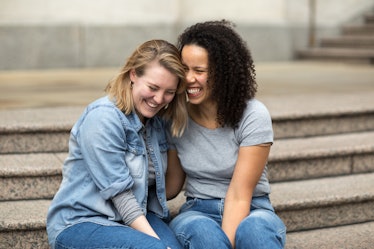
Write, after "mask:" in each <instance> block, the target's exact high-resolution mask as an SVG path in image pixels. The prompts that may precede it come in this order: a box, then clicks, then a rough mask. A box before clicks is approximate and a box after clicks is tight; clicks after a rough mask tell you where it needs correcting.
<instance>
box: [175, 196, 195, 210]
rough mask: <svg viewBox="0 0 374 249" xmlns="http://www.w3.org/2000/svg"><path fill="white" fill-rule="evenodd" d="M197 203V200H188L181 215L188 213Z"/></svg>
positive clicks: (182, 207)
mask: <svg viewBox="0 0 374 249" xmlns="http://www.w3.org/2000/svg"><path fill="white" fill-rule="evenodd" d="M195 203H196V199H195V198H187V200H186V202H185V203H183V205H182V206H181V208H180V211H179V212H180V213H182V212H185V211H188V210H189V209H190V208H192V207H193V206H194V205H195Z"/></svg>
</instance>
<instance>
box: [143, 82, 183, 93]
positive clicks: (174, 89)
mask: <svg viewBox="0 0 374 249" xmlns="http://www.w3.org/2000/svg"><path fill="white" fill-rule="evenodd" d="M147 83H148V84H149V85H152V87H154V88H157V89H160V86H159V85H157V84H155V83H151V82H147ZM177 89H178V87H176V88H168V89H166V90H167V91H176V90H177Z"/></svg>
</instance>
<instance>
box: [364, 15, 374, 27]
mask: <svg viewBox="0 0 374 249" xmlns="http://www.w3.org/2000/svg"><path fill="white" fill-rule="evenodd" d="M364 22H365V23H367V24H371V25H374V14H366V15H365V16H364Z"/></svg>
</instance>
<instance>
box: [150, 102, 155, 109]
mask: <svg viewBox="0 0 374 249" xmlns="http://www.w3.org/2000/svg"><path fill="white" fill-rule="evenodd" d="M148 105H149V106H150V107H153V108H155V107H157V105H156V104H152V103H149V102H148Z"/></svg>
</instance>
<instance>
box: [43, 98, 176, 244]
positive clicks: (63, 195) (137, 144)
mask: <svg viewBox="0 0 374 249" xmlns="http://www.w3.org/2000/svg"><path fill="white" fill-rule="evenodd" d="M144 129H146V134H147V139H146V141H147V143H148V146H149V154H150V156H151V157H152V160H153V162H154V168H155V177H156V195H155V194H153V195H152V196H148V157H147V150H146V146H145V141H144V139H143V137H142V132H144ZM167 149H168V145H167V139H166V134H165V130H164V123H163V121H162V120H161V119H160V118H159V117H157V116H155V117H154V118H152V119H149V120H148V122H147V123H146V125H145V127H144V126H143V124H142V123H141V122H140V120H139V118H138V116H137V115H136V114H135V113H134V112H132V113H131V114H129V115H125V114H124V113H123V112H122V111H121V110H120V109H118V108H117V107H116V106H115V104H114V103H113V102H112V101H110V100H109V98H108V97H103V98H100V99H98V100H96V101H95V102H93V103H92V104H90V105H89V106H88V107H87V108H86V109H85V111H84V113H83V114H82V116H81V117H80V118H79V119H78V121H77V123H76V124H75V125H74V126H73V128H72V130H71V133H70V139H69V155H68V157H67V159H66V160H65V162H64V166H63V180H62V182H61V185H60V188H59V190H58V192H57V193H56V195H55V197H54V199H53V201H52V203H51V206H50V208H49V210H48V215H47V232H48V239H49V243H50V244H51V246H52V248H53V247H54V241H55V239H56V237H57V236H58V234H59V233H60V232H61V231H62V230H63V229H65V228H66V227H69V226H71V225H73V224H76V223H79V222H84V221H91V222H96V223H99V224H103V225H120V222H121V220H122V219H121V217H120V215H119V213H118V212H117V210H116V209H115V207H114V205H113V203H112V201H111V198H112V197H114V196H116V195H117V194H119V193H121V192H123V191H125V190H128V189H132V191H133V193H134V195H135V198H136V200H137V201H138V203H139V204H140V207H141V208H142V211H143V212H144V214H146V213H147V210H150V211H152V212H154V213H155V214H157V215H158V216H159V217H161V218H167V217H168V216H169V211H168V208H167V203H166V195H165V172H166V167H167V155H166V154H167ZM150 195H151V192H150ZM147 202H148V203H147Z"/></svg>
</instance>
